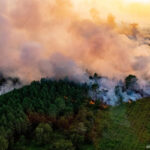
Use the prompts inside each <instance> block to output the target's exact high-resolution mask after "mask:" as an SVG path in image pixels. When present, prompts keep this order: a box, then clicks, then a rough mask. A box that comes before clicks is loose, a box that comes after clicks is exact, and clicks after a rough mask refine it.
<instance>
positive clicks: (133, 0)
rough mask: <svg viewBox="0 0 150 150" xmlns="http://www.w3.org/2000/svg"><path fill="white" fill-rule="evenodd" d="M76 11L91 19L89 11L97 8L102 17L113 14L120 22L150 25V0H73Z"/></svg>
mask: <svg viewBox="0 0 150 150" xmlns="http://www.w3.org/2000/svg"><path fill="white" fill-rule="evenodd" d="M72 3H73V4H74V6H75V8H76V11H77V12H80V13H81V14H82V15H84V16H86V17H89V10H90V9H91V8H95V9H96V10H97V11H98V12H99V14H100V16H101V17H107V15H108V14H110V13H111V14H113V15H114V16H115V17H116V20H117V21H118V22H129V23H133V22H136V23H139V24H140V26H142V27H143V26H144V27H148V26H149V25H150V15H149V14H150V0H72Z"/></svg>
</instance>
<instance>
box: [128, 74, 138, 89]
mask: <svg viewBox="0 0 150 150" xmlns="http://www.w3.org/2000/svg"><path fill="white" fill-rule="evenodd" d="M137 80H138V79H137V77H136V76H135V75H129V76H128V77H126V78H125V86H126V88H127V89H130V88H133V87H134V86H136V82H137Z"/></svg>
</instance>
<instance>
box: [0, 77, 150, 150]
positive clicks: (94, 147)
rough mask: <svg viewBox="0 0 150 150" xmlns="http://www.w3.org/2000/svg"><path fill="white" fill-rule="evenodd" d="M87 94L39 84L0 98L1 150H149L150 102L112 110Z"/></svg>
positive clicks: (80, 88)
mask: <svg viewBox="0 0 150 150" xmlns="http://www.w3.org/2000/svg"><path fill="white" fill-rule="evenodd" d="M95 76H96V75H95ZM132 77H133V78H135V76H129V77H128V78H126V83H127V86H129V85H130V83H131V82H129V81H130V78H132ZM90 78H91V79H93V78H94V77H90ZM89 88H92V89H93V90H95V89H96V88H97V85H96V84H93V85H92V87H89V85H87V84H86V83H84V84H81V83H77V82H75V81H70V80H68V79H67V78H65V79H63V80H54V79H41V80H40V81H33V82H32V83H31V84H30V85H26V86H24V87H22V88H20V89H15V90H13V91H12V92H9V93H7V94H4V95H2V96H0V150H120V149H121V150H137V149H138V150H145V148H146V146H147V145H148V144H150V119H149V118H150V111H149V110H150V98H144V99H142V100H138V101H136V102H133V101H130V102H128V103H124V102H122V103H120V104H119V105H116V106H109V105H106V104H104V103H103V102H102V101H100V100H98V99H97V100H93V99H92V98H91V97H90V96H89V94H88V92H89Z"/></svg>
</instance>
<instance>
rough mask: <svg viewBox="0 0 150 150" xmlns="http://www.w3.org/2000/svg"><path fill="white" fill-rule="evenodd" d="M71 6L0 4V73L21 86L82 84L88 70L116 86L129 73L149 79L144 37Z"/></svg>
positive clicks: (63, 1) (62, 2) (38, 0)
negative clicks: (61, 81) (45, 81)
mask: <svg viewBox="0 0 150 150" xmlns="http://www.w3.org/2000/svg"><path fill="white" fill-rule="evenodd" d="M76 7H77V6H75V4H74V3H73V2H72V1H71V0H55V1H53V0H32V1H31V0H0V53H1V54H0V71H1V72H2V73H3V74H4V75H6V76H12V77H16V76H17V77H19V78H20V79H21V81H23V82H24V83H28V82H30V81H32V80H39V79H40V78H41V77H56V78H64V77H65V76H68V77H69V78H70V79H74V80H79V81H86V80H88V78H87V75H86V74H87V73H86V70H87V69H88V70H89V71H90V72H93V73H94V72H97V73H98V74H100V75H102V76H107V77H108V78H114V77H115V78H116V79H117V80H118V81H119V80H120V79H123V78H124V77H126V76H127V75H129V74H135V75H136V76H137V77H138V78H139V79H140V80H141V81H143V80H150V71H149V70H150V63H149V60H150V59H149V58H150V48H149V44H148V43H149V38H148V37H147V36H148V35H149V34H147V33H148V32H145V31H143V30H142V29H140V27H138V24H135V23H134V22H133V23H132V24H128V23H118V22H117V21H116V20H115V16H113V15H112V14H108V17H106V18H105V19H104V18H103V17H101V14H99V11H97V9H96V8H90V7H89V6H88V7H87V9H86V11H87V12H88V16H85V15H82V13H81V12H82V11H77V10H76ZM78 7H79V9H82V8H80V6H78ZM102 13H103V12H102Z"/></svg>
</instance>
